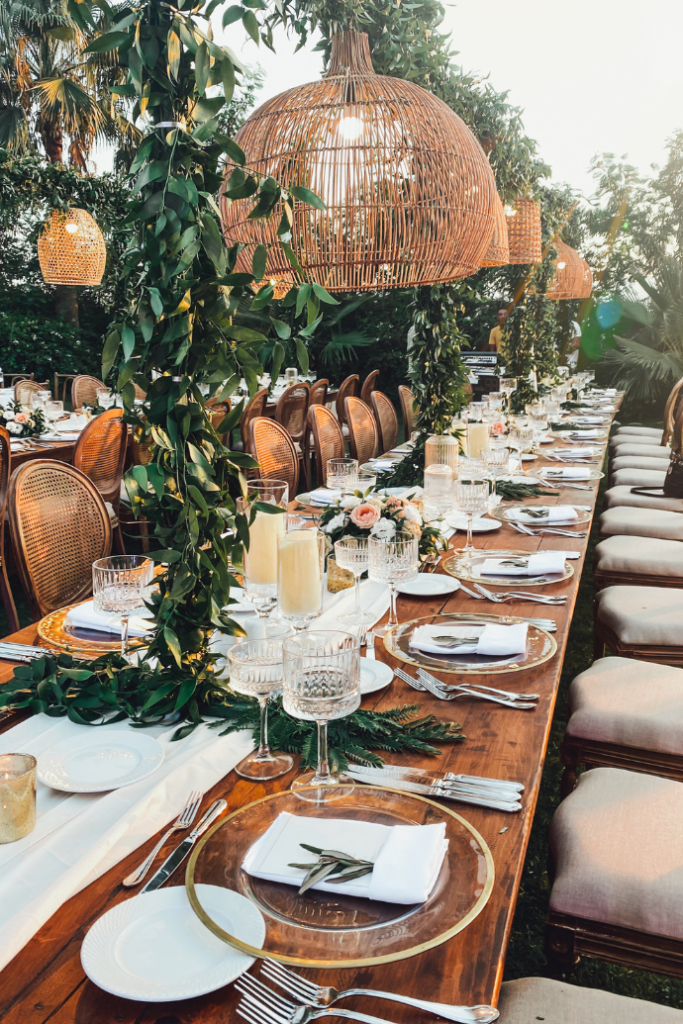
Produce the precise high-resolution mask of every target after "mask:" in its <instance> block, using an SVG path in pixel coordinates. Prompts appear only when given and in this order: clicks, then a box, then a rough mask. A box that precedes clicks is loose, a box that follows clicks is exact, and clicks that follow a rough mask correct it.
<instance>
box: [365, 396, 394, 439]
mask: <svg viewBox="0 0 683 1024" xmlns="http://www.w3.org/2000/svg"><path fill="white" fill-rule="evenodd" d="M370 401H371V403H372V411H373V412H374V414H375V419H376V420H377V429H378V431H379V450H380V453H382V452H390V451H391V449H392V448H395V447H396V442H397V441H398V417H397V415H396V410H395V409H394V406H393V405H392V403H391V401H390V400H389V398H387V396H386V395H385V394H384V392H383V391H373V392H372V394H371V395H370Z"/></svg>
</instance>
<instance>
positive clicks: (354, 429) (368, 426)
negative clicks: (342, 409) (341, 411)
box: [346, 397, 377, 466]
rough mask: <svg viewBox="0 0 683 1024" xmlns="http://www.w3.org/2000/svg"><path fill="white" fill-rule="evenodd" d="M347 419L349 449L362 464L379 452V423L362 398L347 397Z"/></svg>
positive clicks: (353, 456)
mask: <svg viewBox="0 0 683 1024" xmlns="http://www.w3.org/2000/svg"><path fill="white" fill-rule="evenodd" d="M346 421H347V423H348V427H349V450H350V452H351V458H352V459H358V465H359V466H362V465H363V463H364V462H367V461H368V459H371V458H373V456H374V455H375V453H376V452H377V424H376V423H375V417H374V416H373V415H372V412H371V411H370V409H369V407H368V406H367V405H366V404H365V402H363V401H361V399H360V398H353V397H351V398H347V399H346Z"/></svg>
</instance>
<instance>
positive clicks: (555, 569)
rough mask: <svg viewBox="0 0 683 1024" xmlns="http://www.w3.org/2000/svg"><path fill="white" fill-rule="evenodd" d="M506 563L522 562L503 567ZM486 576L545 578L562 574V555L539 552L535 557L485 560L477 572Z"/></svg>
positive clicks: (551, 552)
mask: <svg viewBox="0 0 683 1024" xmlns="http://www.w3.org/2000/svg"><path fill="white" fill-rule="evenodd" d="M506 562H524V563H525V564H524V565H523V566H522V565H505V564H504V563H506ZM479 571H480V572H481V573H482V575H486V576H545V575H547V574H553V573H558V574H559V573H562V572H564V554H563V553H562V552H561V551H539V553H538V554H537V555H528V556H527V555H509V556H508V557H507V558H487V559H486V561H485V562H484V563H483V565H482V566H481V568H480V570H479Z"/></svg>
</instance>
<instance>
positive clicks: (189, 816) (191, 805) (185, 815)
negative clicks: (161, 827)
mask: <svg viewBox="0 0 683 1024" xmlns="http://www.w3.org/2000/svg"><path fill="white" fill-rule="evenodd" d="M201 802H202V794H201V792H200V791H199V790H198V789H193V790H192V792H191V793H190V795H189V796H188V798H187V800H186V801H185V806H184V807H183V809H182V811H181V812H180V814H179V815H178V817H177V818H176V820H175V821H174V822H173V824H172V825H171V827H170V828H169V829H167V830H166V832H164V834H163V836H162V837H161V839H160V840H159V842H158V843H157V845H156V846H155V847H154V849H153V850H152V852H151V853H150V854H149V856H148V857H145V859H144V860H143V862H142V864H140V866H139V867H137V868H136V869H135V871H131V873H130V874H129V875H126V877H125V878H124V880H123V884H124V885H125V886H126V888H131V886H133V885H139V884H140V882H141V881H142V879H143V878H144V877H145V875H146V874H147V872H148V871H149V869H150V868H151V866H152V864H153V863H154V858H155V857H156V855H157V854H158V852H159V850H160V849H161V847H162V846H163V845H164V843H166V841H167V840H168V839H170V838H171V836H172V835H173V833H174V832H177V831H179V830H180V829H184V828H189V827H190V825H191V824H192V822H193V821H194V819H195V817H196V815H197V811H198V810H199V805H200V803H201Z"/></svg>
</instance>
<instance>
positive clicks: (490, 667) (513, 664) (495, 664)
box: [384, 612, 557, 676]
mask: <svg viewBox="0 0 683 1024" xmlns="http://www.w3.org/2000/svg"><path fill="white" fill-rule="evenodd" d="M524 621H525V620H524V619H520V618H518V617H517V616H515V615H487V614H486V613H484V612H482V614H477V613H476V612H471V613H465V612H442V613H441V614H439V615H426V616H424V617H423V618H420V619H410V620H409V621H408V622H399V624H398V626H394V628H393V629H391V630H389V632H388V633H386V634H385V637H384V646H385V647H386V649H387V651H388V652H389V654H391V655H393V656H394V658H398V660H399V661H404V662H406V664H408V665H421V666H422V667H423V668H427V669H437V671H439V672H448V673H450V674H452V675H459V676H460V675H462V676H469V675H506V674H507V673H508V672H519V671H521V670H522V669H524V670H525V671H526V670H528V669H531V668H536V666H537V665H543V664H544V663H545V662H546V661H550V659H551V658H552V656H553V655H554V654H555V651H556V650H557V643H556V642H555V638H554V637H553V636H551V634H550V633H548V632H547V631H546V630H545V629H541V628H540V627H539V626H532V625H531V623H529V624H528V626H529V628H528V631H527V645H526V648H527V649H526V652H525V654H522V655H519V654H516V655H512V656H509V657H504V658H491V657H488V656H482V655H478V654H450V655H448V654H444V655H443V656H441V655H438V654H427V653H426V652H425V651H415V650H411V648H410V638H411V636H412V635H413V630H414V629H415V628H416V627H417V626H425V625H431V626H434V625H439V626H457V625H481V624H484V625H486V623H489V622H494V623H496V624H498V625H501V626H512V625H514V624H515V623H517V622H524Z"/></svg>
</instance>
